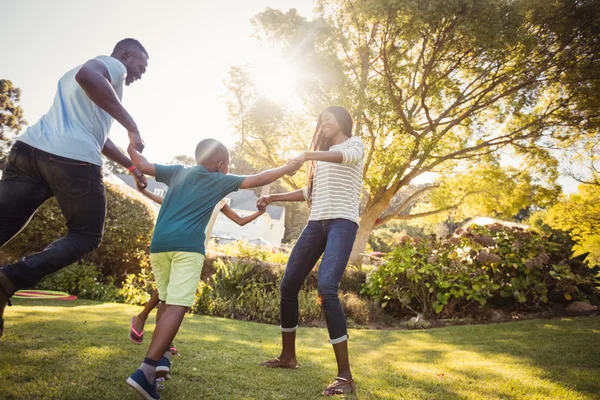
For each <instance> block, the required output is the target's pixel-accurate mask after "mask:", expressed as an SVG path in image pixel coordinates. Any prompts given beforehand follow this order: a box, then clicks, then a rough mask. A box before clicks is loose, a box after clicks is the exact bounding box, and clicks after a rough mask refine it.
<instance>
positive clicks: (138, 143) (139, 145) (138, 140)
mask: <svg viewBox="0 0 600 400" xmlns="http://www.w3.org/2000/svg"><path fill="white" fill-rule="evenodd" d="M127 134H128V135H129V144H130V145H132V146H133V147H134V148H135V149H136V150H137V151H139V152H140V153H141V152H143V151H144V147H145V145H144V141H143V140H142V137H141V136H140V134H139V132H128V133H127Z"/></svg>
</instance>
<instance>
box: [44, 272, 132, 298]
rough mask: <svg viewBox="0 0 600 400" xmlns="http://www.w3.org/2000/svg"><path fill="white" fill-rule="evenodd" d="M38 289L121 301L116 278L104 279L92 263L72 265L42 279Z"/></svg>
mask: <svg viewBox="0 0 600 400" xmlns="http://www.w3.org/2000/svg"><path fill="white" fill-rule="evenodd" d="M36 288H37V289H41V290H58V291H62V292H67V293H69V294H72V295H75V296H77V297H79V298H82V299H90V300H98V301H117V300H120V297H119V291H118V289H117V288H116V286H115V285H114V278H112V277H110V278H103V277H102V273H101V271H100V268H99V267H98V266H96V265H94V264H92V263H75V264H71V265H69V266H68V267H65V268H63V269H61V270H60V271H58V272H56V273H54V274H51V275H49V276H47V277H45V278H44V279H42V280H41V281H40V282H39V283H38V284H37V285H36Z"/></svg>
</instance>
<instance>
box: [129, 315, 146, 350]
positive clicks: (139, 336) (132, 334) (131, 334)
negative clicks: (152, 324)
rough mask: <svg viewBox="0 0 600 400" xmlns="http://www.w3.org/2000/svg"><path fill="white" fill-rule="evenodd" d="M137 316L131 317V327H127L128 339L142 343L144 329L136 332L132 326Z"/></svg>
mask: <svg viewBox="0 0 600 400" xmlns="http://www.w3.org/2000/svg"><path fill="white" fill-rule="evenodd" d="M136 318H137V317H131V327H130V328H129V340H131V341H132V342H133V343H135V344H142V342H143V341H144V331H142V332H141V333H138V331H136V330H135V328H134V327H133V326H134V324H135V320H136Z"/></svg>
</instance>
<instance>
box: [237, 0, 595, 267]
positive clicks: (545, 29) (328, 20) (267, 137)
mask: <svg viewBox="0 0 600 400" xmlns="http://www.w3.org/2000/svg"><path fill="white" fill-rule="evenodd" d="M597 8H598V1H574V0H559V1H555V2H551V3H548V2H546V1H541V0H534V1H531V0H520V1H519V0H517V1H511V2H506V1H500V0H480V1H471V0H432V1H428V2H414V1H410V0H371V1H361V0H354V1H351V0H322V1H318V15H317V16H316V17H315V18H314V19H313V20H312V21H311V20H307V19H305V18H302V17H300V16H299V15H298V14H297V13H296V12H295V10H291V11H289V12H286V13H284V12H281V11H278V10H272V9H267V10H266V11H265V12H263V13H260V14H258V15H257V16H256V17H255V19H254V22H255V24H256V27H257V30H258V31H260V33H261V34H260V36H261V37H263V38H264V40H268V41H271V42H274V43H276V44H277V45H278V46H279V48H281V49H282V53H283V55H284V56H285V57H286V58H288V59H289V60H291V61H292V62H293V63H295V64H296V65H297V69H298V70H300V71H303V73H302V75H301V78H300V79H301V83H300V84H299V85H298V86H299V87H300V88H301V89H300V93H299V94H300V96H301V97H302V99H303V104H304V110H303V111H304V112H305V113H304V114H301V113H298V112H293V111H290V110H288V109H286V108H285V107H281V106H279V107H273V105H272V104H265V103H264V101H265V100H262V99H261V98H260V96H259V97H256V96H253V92H252V90H251V85H250V89H249V88H248V86H240V85H239V82H240V81H243V79H237V82H238V85H237V87H236V88H235V89H237V94H240V93H241V94H244V96H245V97H243V96H242V97H240V96H237V97H236V98H237V99H238V100H240V99H241V101H239V103H238V104H237V112H236V110H233V111H234V112H231V111H232V110H230V112H231V114H232V115H233V116H235V118H236V119H235V120H236V121H237V122H238V123H239V125H238V128H240V129H239V131H240V132H241V133H242V134H243V135H244V137H243V143H244V144H245V145H246V146H247V147H248V148H249V149H250V150H249V152H248V154H249V155H250V156H251V157H252V158H253V159H254V160H255V161H256V162H257V163H258V162H267V163H275V162H279V161H280V159H281V158H282V156H285V155H287V154H288V153H289V152H290V148H291V147H293V148H295V149H297V150H300V149H306V148H307V147H306V146H305V145H306V144H307V141H308V140H310V135H311V132H310V129H307V128H306V126H307V125H306V122H304V125H302V124H301V123H300V121H307V118H306V115H307V114H308V115H309V116H311V117H312V118H314V116H315V115H317V114H318V112H320V111H321V110H322V109H323V108H324V107H325V106H327V105H331V104H341V105H344V106H346V107H348V108H349V109H350V110H351V111H352V113H353V116H354V119H355V122H356V130H355V133H356V134H357V135H360V136H361V137H362V138H363V140H364V142H365V144H366V147H367V152H366V154H365V167H364V174H363V178H364V185H365V193H364V200H363V206H362V207H361V221H360V229H359V232H358V235H357V240H356V242H355V247H354V250H353V255H352V258H351V261H353V262H357V261H358V260H359V258H360V257H359V253H360V252H362V251H363V249H364V248H365V245H366V243H367V240H368V237H369V235H370V233H371V231H372V230H373V228H374V227H376V226H378V225H379V224H381V223H383V222H385V221H389V220H393V219H407V218H418V217H423V216H430V215H435V214H437V213H443V212H447V211H448V210H449V208H448V207H452V206H454V205H455V204H453V201H455V199H453V198H452V199H448V201H447V202H446V204H439V206H440V207H439V208H437V209H429V210H426V211H422V212H419V211H417V212H414V211H415V210H417V209H415V208H413V207H412V204H414V200H415V198H416V197H417V196H421V197H423V196H425V195H428V196H432V198H435V191H436V190H443V188H444V185H443V181H444V180H446V179H456V176H457V174H460V173H461V171H469V170H472V169H473V168H474V167H475V166H476V165H477V164H479V163H481V162H482V160H484V159H486V158H487V157H490V156H491V157H495V158H498V157H499V154H500V153H501V152H508V151H510V152H513V153H516V155H517V156H518V157H520V158H521V159H522V160H524V164H526V165H530V166H536V167H538V169H540V168H539V167H540V166H542V165H546V170H547V171H548V170H553V169H555V168H556V162H555V160H553V158H552V156H551V153H549V152H548V151H547V150H546V149H545V148H546V147H548V146H549V145H551V144H553V143H555V141H556V140H557V139H561V140H564V139H565V138H569V139H571V138H573V137H574V136H576V134H578V133H579V130H578V129H577V128H576V127H575V126H574V124H573V123H572V121H573V120H572V119H570V120H569V118H570V117H571V116H572V115H573V114H574V113H572V112H569V110H573V109H574V108H575V107H576V105H577V103H576V100H577V98H576V96H575V93H578V91H577V87H579V86H582V85H584V86H585V84H586V80H587V79H588V76H586V75H583V74H575V73H573V71H575V70H577V69H578V68H579V66H581V65H580V64H581V63H584V62H585V63H587V64H589V63H590V59H592V60H597V58H598V54H597V53H596V54H589V50H590V47H591V45H592V44H593V43H592V41H590V40H588V39H585V38H583V37H582V34H583V33H584V32H585V33H587V32H589V31H590V30H593V29H592V28H590V25H593V24H597V23H598V21H597V19H593V18H588V16H589V14H590V12H589V10H594V11H595V10H597ZM596 40H597V39H596ZM584 56H585V57H584ZM582 60H583V61H582ZM587 64H586V65H587ZM581 67H582V68H583V66H581ZM244 73H245V72H244V69H242V68H240V69H238V70H237V71H236V70H234V71H233V73H232V76H231V78H232V79H231V82H234V83H235V82H236V75H235V74H237V78H240V77H243V74H244ZM574 81H575V82H574ZM230 89H231V88H230ZM234 93H236V92H234ZM277 112H279V114H277ZM261 113H263V114H264V113H266V114H269V115H271V114H274V115H275V117H274V118H273V121H274V122H273V123H271V124H270V125H268V124H263V123H262V122H263V121H261V120H257V119H256V118H255V116H256V115H261ZM302 117H303V118H302ZM567 120H569V122H565V121H567ZM281 121H285V122H286V123H288V124H289V125H291V126H290V127H289V128H285V125H284V124H280V123H279V122H281ZM313 122H314V120H313ZM282 131H283V132H284V133H285V134H287V135H288V136H291V137H292V139H288V138H286V137H283V136H281V133H280V132H282ZM274 132H276V133H277V135H276V136H275V137H273V136H274V135H273V133H274ZM294 135H296V136H298V139H296V138H295V136H294ZM301 138H303V139H302V140H301ZM541 170H543V168H542V169H541ZM432 172H433V173H436V174H437V176H438V177H440V179H441V182H439V183H435V184H431V185H427V186H426V187H419V189H415V186H414V185H411V183H412V182H413V180H414V179H415V178H418V177H420V176H421V175H423V174H425V173H432ZM532 179H533V183H534V184H536V185H538V186H543V182H542V181H543V180H539V181H535V180H536V177H535V176H534V177H533V178H532ZM287 183H288V184H290V186H291V187H297V186H301V185H300V184H299V182H298V181H287ZM446 187H447V185H446ZM407 189H408V190H410V191H412V192H413V193H412V194H411V195H408V196H403V197H404V198H405V199H406V202H395V201H394V199H397V195H398V193H400V192H402V191H404V190H407ZM547 190H548V191H549V192H552V191H553V190H555V188H554V187H552V186H551V185H550V186H548V187H547ZM415 191H418V193H414V192H415ZM473 192H474V193H473V194H475V193H476V192H477V191H473ZM447 193H450V192H447ZM469 195H470V194H469V193H465V196H463V197H462V200H464V199H466V198H467V197H468V196H469ZM447 197H448V196H446V198H447ZM437 198H438V199H439V198H441V196H439V195H438V196H437ZM410 202H412V203H410ZM411 211H412V212H411Z"/></svg>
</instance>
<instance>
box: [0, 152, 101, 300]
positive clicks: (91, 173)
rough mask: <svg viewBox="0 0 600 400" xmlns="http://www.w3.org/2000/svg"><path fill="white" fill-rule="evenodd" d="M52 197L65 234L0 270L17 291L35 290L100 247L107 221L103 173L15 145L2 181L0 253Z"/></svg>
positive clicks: (87, 165)
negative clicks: (45, 279)
mask: <svg viewBox="0 0 600 400" xmlns="http://www.w3.org/2000/svg"><path fill="white" fill-rule="evenodd" d="M53 196H54V197H56V200H57V201H58V205H59V207H60V210H61V211H62V214H63V215H64V217H65V219H66V221H67V228H68V232H67V234H66V235H65V236H63V237H62V238H60V239H58V240H57V241H55V242H54V243H52V244H50V245H49V246H48V247H46V248H45V249H44V250H43V251H41V252H39V253H35V254H31V255H28V256H26V257H23V258H22V259H20V260H19V261H18V262H16V263H14V264H9V265H6V266H4V267H3V268H1V269H0V271H1V272H2V273H4V274H5V275H6V276H7V277H8V278H9V280H10V281H11V282H12V283H13V284H14V286H15V288H14V289H16V290H19V289H25V288H28V287H31V286H34V285H35V284H36V283H37V282H39V281H40V280H41V279H42V278H43V277H45V276H46V275H49V274H51V273H54V272H56V271H58V270H60V269H61V268H63V267H66V266H67V265H69V264H72V263H74V262H75V261H78V260H80V259H81V258H82V257H83V256H84V255H85V254H86V253H88V252H90V251H92V250H93V249H94V248H96V247H98V246H99V245H100V241H101V240H102V231H103V229H104V218H105V215H106V195H105V191H104V184H103V183H102V167H100V166H97V165H94V164H90V163H86V162H83V161H78V160H72V159H69V158H65V157H60V156H56V155H53V154H50V153H47V152H45V151H41V150H39V149H36V148H34V147H31V146H29V145H27V144H25V143H23V142H19V141H17V142H16V143H15V144H14V146H13V147H12V149H11V151H10V153H9V156H8V162H7V163H6V164H5V168H4V172H3V174H2V180H0V247H1V246H3V245H4V244H5V243H6V242H8V241H9V240H10V239H11V238H12V237H14V236H15V235H16V234H17V233H19V231H21V230H22V229H23V228H24V227H25V226H26V225H27V223H28V222H29V220H30V219H31V217H32V216H33V214H34V213H35V211H36V210H37V209H38V207H39V206H40V205H42V203H44V202H45V201H46V200H48V199H49V198H51V197H53ZM8 294H9V295H12V294H13V293H8Z"/></svg>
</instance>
